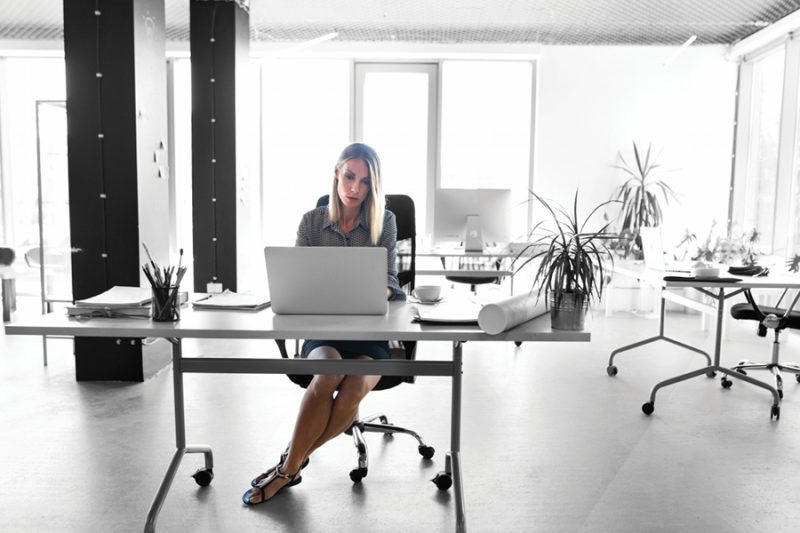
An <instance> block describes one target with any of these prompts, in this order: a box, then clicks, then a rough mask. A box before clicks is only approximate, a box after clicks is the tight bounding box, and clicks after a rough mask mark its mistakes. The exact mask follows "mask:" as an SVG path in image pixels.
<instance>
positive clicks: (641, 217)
mask: <svg viewBox="0 0 800 533" xmlns="http://www.w3.org/2000/svg"><path fill="white" fill-rule="evenodd" d="M651 148H652V145H648V146H647V152H646V153H645V154H644V157H642V155H643V154H642V153H641V152H640V151H639V147H638V146H637V145H636V141H633V159H632V160H631V163H628V161H627V160H626V159H625V158H624V157H623V156H622V152H620V153H618V154H617V158H618V160H619V164H617V165H614V168H618V169H620V170H622V171H623V172H624V173H625V174H626V175H627V177H628V178H627V180H625V182H624V183H623V184H622V185H620V186H619V187H618V188H617V189H616V190H615V191H614V193H613V196H612V198H613V199H614V200H618V201H620V202H621V203H622V207H621V208H620V211H619V217H618V220H619V223H620V226H619V228H620V229H619V237H620V240H621V241H622V249H623V256H625V257H628V256H630V255H634V256H637V257H638V256H639V255H641V250H642V240H641V237H640V236H639V228H641V227H655V226H660V225H661V222H662V220H663V218H664V212H663V208H662V201H663V203H664V205H666V204H667V203H668V202H669V200H670V198H676V196H675V192H674V191H673V190H672V188H671V187H670V186H669V185H667V184H666V183H665V182H664V181H663V180H661V179H659V178H658V169H659V168H660V167H661V165H660V164H659V163H657V162H656V159H657V158H656V157H651Z"/></svg>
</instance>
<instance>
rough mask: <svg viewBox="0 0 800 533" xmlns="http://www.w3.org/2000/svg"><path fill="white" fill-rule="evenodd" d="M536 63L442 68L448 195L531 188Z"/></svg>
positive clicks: (469, 63) (443, 156) (443, 161)
mask: <svg viewBox="0 0 800 533" xmlns="http://www.w3.org/2000/svg"><path fill="white" fill-rule="evenodd" d="M532 89H533V64H532V63H531V62H530V61H455V60H454V61H444V62H442V137H441V138H442V143H441V145H442V154H441V166H442V176H441V181H440V187H441V188H443V189H448V188H450V189H475V188H484V189H512V188H514V187H518V186H519V185H520V184H521V185H522V187H527V184H528V175H529V167H530V149H531V124H532V121H531V117H532V114H531V104H532V101H533V99H532Z"/></svg>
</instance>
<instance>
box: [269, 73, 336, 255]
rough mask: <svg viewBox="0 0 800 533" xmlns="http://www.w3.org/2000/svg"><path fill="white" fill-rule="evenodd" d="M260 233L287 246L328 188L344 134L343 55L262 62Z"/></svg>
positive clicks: (272, 241) (328, 190) (274, 242)
mask: <svg viewBox="0 0 800 533" xmlns="http://www.w3.org/2000/svg"><path fill="white" fill-rule="evenodd" d="M262 68H263V91H264V92H263V110H264V111H263V118H264V121H263V136H264V137H263V139H264V144H263V148H262V150H263V152H262V157H263V166H262V168H263V173H264V196H265V199H264V238H265V240H266V241H267V242H268V243H269V244H283V245H293V244H294V242H295V237H296V235H297V226H298V224H299V223H300V218H301V216H302V215H303V213H305V212H306V211H308V210H309V209H312V208H313V207H314V206H315V205H316V200H317V198H319V197H320V196H322V195H323V194H328V193H330V189H331V184H332V180H333V169H334V165H335V163H336V158H337V157H338V155H339V152H341V150H342V148H344V147H345V145H347V142H348V140H349V137H350V106H349V105H348V102H349V101H350V78H349V74H350V67H349V64H348V62H347V61H344V60H302V59H301V60H289V59H275V60H267V61H265V62H264V63H263V67H262Z"/></svg>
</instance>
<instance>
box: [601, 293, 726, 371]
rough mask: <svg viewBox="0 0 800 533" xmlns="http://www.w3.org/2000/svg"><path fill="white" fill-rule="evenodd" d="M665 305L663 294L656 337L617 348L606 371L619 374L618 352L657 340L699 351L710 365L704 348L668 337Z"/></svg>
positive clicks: (609, 359) (709, 358)
mask: <svg viewBox="0 0 800 533" xmlns="http://www.w3.org/2000/svg"><path fill="white" fill-rule="evenodd" d="M665 307H666V300H664V297H663V296H662V297H661V311H660V314H659V317H658V335H656V336H655V337H650V338H648V339H644V340H641V341H638V342H634V343H633V344H628V345H627V346H623V347H622V348H617V349H616V350H614V351H613V352H611V357H609V358H608V367H607V368H606V372H607V373H608V375H609V376H616V375H617V367H616V366H614V357H615V356H616V355H617V354H618V353H620V352H625V351H628V350H633V349H634V348H638V347H639V346H644V345H645V344H650V343H651V342H655V341H667V342H670V343H672V344H674V345H676V346H680V347H681V348H685V349H687V350H691V351H693V352H696V353H699V354H700V355H702V356H703V357H705V358H706V364H708V365H709V366H710V365H711V357H710V356H709V355H708V353H706V352H705V351H703V350H701V349H699V348H695V347H694V346H690V345H688V344H685V343H683V342H680V341H677V340H675V339H671V338H669V337H667V336H666V335H664V314H665ZM709 377H712V378H713V377H714V374H710V375H709Z"/></svg>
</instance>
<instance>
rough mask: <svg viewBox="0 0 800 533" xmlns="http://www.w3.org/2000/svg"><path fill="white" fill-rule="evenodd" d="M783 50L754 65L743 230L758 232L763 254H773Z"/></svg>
mask: <svg viewBox="0 0 800 533" xmlns="http://www.w3.org/2000/svg"><path fill="white" fill-rule="evenodd" d="M784 57H785V52H784V49H783V48H779V49H777V50H776V51H775V52H772V53H770V54H769V55H767V56H764V57H763V58H761V59H758V60H757V61H756V62H755V63H754V64H753V99H752V102H753V105H752V111H751V116H750V120H751V132H752V137H751V143H750V147H749V155H748V169H747V183H746V189H747V192H746V194H745V198H746V204H745V213H744V228H745V229H746V230H748V231H749V229H751V228H757V229H758V231H759V232H760V233H761V243H762V246H763V247H764V248H765V249H764V251H765V252H768V253H771V252H772V246H773V241H774V234H775V205H776V200H777V198H776V193H777V177H778V143H779V140H780V120H781V96H782V94H783V63H784Z"/></svg>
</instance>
